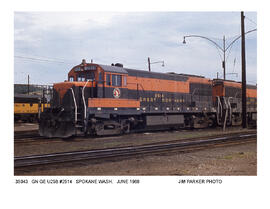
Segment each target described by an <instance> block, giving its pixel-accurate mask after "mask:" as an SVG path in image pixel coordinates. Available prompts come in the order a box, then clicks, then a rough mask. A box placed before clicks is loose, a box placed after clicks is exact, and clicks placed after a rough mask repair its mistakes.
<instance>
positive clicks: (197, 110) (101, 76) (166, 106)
mask: <svg viewBox="0 0 270 209" xmlns="http://www.w3.org/2000/svg"><path fill="white" fill-rule="evenodd" d="M215 88H219V87H218V85H214V83H213V80H211V79H207V78H205V77H203V76H195V75H187V74H176V73H157V72H148V71H143V70H135V69H129V68H124V67H123V65H122V64H119V63H116V64H112V65H101V64H94V63H86V62H85V60H83V62H82V63H81V64H80V65H77V66H75V67H73V68H72V69H71V70H70V72H69V73H68V80H67V81H65V82H62V83H56V84H54V87H53V99H52V102H51V107H50V108H46V109H45V110H44V112H43V113H42V114H41V120H40V126H39V131H40V134H41V135H42V136H47V137H70V136H73V135H81V134H82V135H88V134H89V135H114V134H121V133H128V132H130V131H132V130H149V129H151V130H153V129H164V128H166V129H167V128H175V129H178V128H187V127H189V128H205V127H210V126H215V125H217V124H218V121H217V120H218V119H219V118H218V115H217V114H218V108H219V109H222V111H224V106H222V107H220V106H218V105H219V102H218V100H220V99H222V98H223V97H224V98H225V97H226V95H225V96H224V95H218V94H217V93H215V90H214V89H215ZM216 98H219V99H218V100H217V99H216ZM230 100H231V99H230ZM239 111H240V110H239ZM237 114H238V113H237ZM228 124H229V123H228Z"/></svg>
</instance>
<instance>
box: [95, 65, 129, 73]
mask: <svg viewBox="0 0 270 209" xmlns="http://www.w3.org/2000/svg"><path fill="white" fill-rule="evenodd" d="M98 65H99V66H100V67H102V69H103V70H104V71H105V72H112V73H123V74H127V73H128V72H127V71H126V70H125V68H123V67H118V66H111V65H101V64H98Z"/></svg>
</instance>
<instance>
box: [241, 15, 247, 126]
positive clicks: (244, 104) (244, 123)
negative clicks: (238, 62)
mask: <svg viewBox="0 0 270 209" xmlns="http://www.w3.org/2000/svg"><path fill="white" fill-rule="evenodd" d="M241 37H242V44H241V51H242V53H241V54H242V127H243V128H246V127H247V100H246V96H247V94H246V49H245V16H244V12H241Z"/></svg>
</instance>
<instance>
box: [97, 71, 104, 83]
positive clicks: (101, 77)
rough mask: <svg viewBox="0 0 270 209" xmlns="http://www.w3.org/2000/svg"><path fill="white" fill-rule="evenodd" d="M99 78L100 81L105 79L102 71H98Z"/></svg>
mask: <svg viewBox="0 0 270 209" xmlns="http://www.w3.org/2000/svg"><path fill="white" fill-rule="evenodd" d="M98 80H99V81H102V80H103V76H102V72H99V73H98Z"/></svg>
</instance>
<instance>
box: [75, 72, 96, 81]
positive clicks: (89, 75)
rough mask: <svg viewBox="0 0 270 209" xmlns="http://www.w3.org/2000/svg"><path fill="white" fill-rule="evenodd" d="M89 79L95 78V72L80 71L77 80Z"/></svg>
mask: <svg viewBox="0 0 270 209" xmlns="http://www.w3.org/2000/svg"><path fill="white" fill-rule="evenodd" d="M88 80H95V73H94V72H87V73H79V74H78V75H77V81H88Z"/></svg>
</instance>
